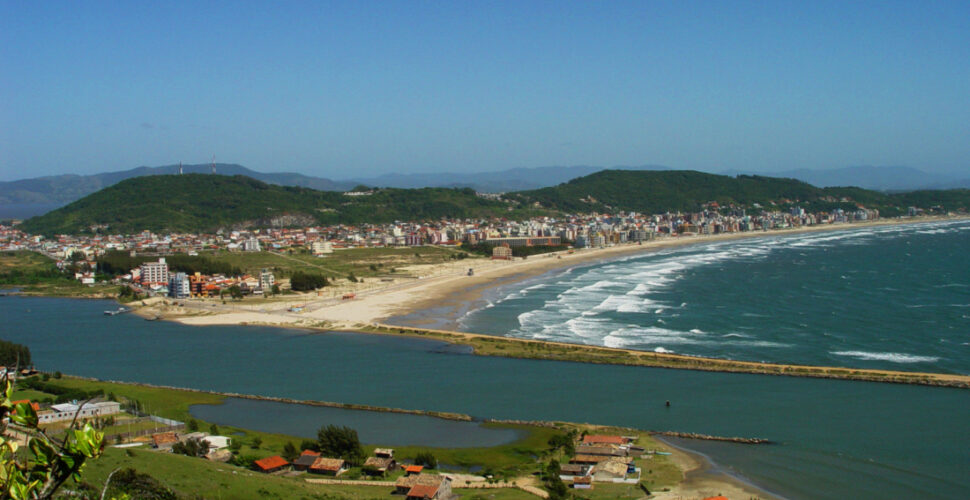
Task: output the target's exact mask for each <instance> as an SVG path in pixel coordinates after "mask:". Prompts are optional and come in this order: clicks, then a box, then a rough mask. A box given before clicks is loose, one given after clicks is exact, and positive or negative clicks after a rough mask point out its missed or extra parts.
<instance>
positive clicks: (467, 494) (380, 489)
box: [68, 448, 535, 500]
mask: <svg viewBox="0 0 970 500" xmlns="http://www.w3.org/2000/svg"><path fill="white" fill-rule="evenodd" d="M124 467H131V468H133V469H135V470H137V471H139V472H143V473H148V474H150V475H151V476H152V477H154V478H155V479H157V480H159V481H160V482H162V483H163V484H165V485H166V486H167V487H169V488H171V489H173V490H175V492H176V493H179V494H180V495H183V496H186V497H192V498H194V497H196V496H199V497H204V498H207V499H239V500H249V499H252V500H257V499H276V498H280V499H290V498H293V499H308V500H310V499H319V500H329V499H353V500H371V499H374V500H376V499H394V498H401V496H400V495H391V490H392V489H391V488H388V487H385V486H364V485H317V484H310V483H307V482H306V481H304V477H305V476H297V477H285V476H276V475H266V474H261V473H258V472H253V471H250V470H247V469H243V468H240V467H236V466H233V465H229V464H222V463H216V462H210V461H208V460H203V459H198V458H189V457H184V456H181V455H173V454H170V453H158V452H154V451H151V450H148V449H137V448H135V449H128V450H124V449H118V448H108V449H107V450H105V453H104V456H103V457H101V458H100V459H99V460H94V461H90V462H88V464H87V465H86V466H85V469H84V473H83V476H82V480H83V481H84V482H86V483H88V484H91V485H97V486H99V487H100V486H101V485H103V484H104V482H105V480H106V479H107V477H108V474H110V473H111V472H112V471H114V470H116V469H119V468H124ZM71 486H73V485H72V484H71V483H68V488H70V487H71ZM455 492H456V493H458V494H459V495H461V498H465V499H481V500H486V499H488V500H520V499H521V500H524V499H529V498H532V499H534V498H535V497H534V496H531V495H529V494H527V493H524V492H522V491H519V490H515V489H504V488H503V489H497V490H469V489H460V488H459V489H455Z"/></svg>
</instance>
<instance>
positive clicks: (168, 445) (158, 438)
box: [152, 432, 179, 450]
mask: <svg viewBox="0 0 970 500" xmlns="http://www.w3.org/2000/svg"><path fill="white" fill-rule="evenodd" d="M177 442H179V435H178V434H176V433H174V432H160V433H158V434H152V448H157V449H159V450H171V449H172V447H173V446H175V443H177Z"/></svg>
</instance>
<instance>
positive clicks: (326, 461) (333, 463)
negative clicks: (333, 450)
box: [307, 457, 347, 476]
mask: <svg viewBox="0 0 970 500" xmlns="http://www.w3.org/2000/svg"><path fill="white" fill-rule="evenodd" d="M346 466H347V463H346V462H345V461H344V460H342V459H339V458H327V457H317V459H316V460H314V461H313V465H311V466H310V467H309V468H308V469H307V470H308V471H309V472H311V473H313V474H323V475H325V476H338V475H340V474H341V473H343V472H344V471H345V470H346Z"/></svg>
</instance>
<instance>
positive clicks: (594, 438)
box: [583, 434, 630, 445]
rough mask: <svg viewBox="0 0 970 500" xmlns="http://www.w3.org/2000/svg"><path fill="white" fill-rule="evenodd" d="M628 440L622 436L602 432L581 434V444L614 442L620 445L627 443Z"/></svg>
mask: <svg viewBox="0 0 970 500" xmlns="http://www.w3.org/2000/svg"><path fill="white" fill-rule="evenodd" d="M629 442H630V440H629V439H627V438H625V437H623V436H607V435H603V434H590V435H588V436H583V444H615V445H621V444H626V443H629Z"/></svg>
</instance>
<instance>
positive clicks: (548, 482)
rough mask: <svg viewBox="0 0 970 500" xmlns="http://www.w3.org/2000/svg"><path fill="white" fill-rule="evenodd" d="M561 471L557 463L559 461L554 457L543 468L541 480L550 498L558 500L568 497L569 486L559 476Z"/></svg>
mask: <svg viewBox="0 0 970 500" xmlns="http://www.w3.org/2000/svg"><path fill="white" fill-rule="evenodd" d="M561 473H562V468H561V467H560V465H559V461H558V460H555V459H553V460H551V461H550V462H549V464H548V465H547V466H546V468H545V470H543V471H542V482H543V484H544V485H545V487H546V491H548V492H549V498H550V499H556V500H559V499H564V498H568V497H569V488H568V487H567V486H566V483H564V482H563V481H562V479H561V478H560V477H559V475H560V474H561Z"/></svg>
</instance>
